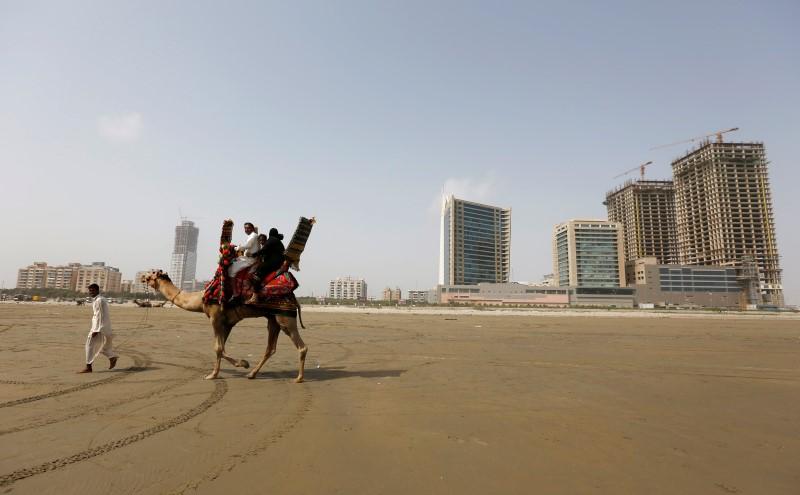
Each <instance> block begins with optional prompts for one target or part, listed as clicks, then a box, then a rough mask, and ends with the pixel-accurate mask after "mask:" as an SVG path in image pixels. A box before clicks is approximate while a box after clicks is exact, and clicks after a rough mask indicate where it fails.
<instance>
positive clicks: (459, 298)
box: [434, 282, 569, 307]
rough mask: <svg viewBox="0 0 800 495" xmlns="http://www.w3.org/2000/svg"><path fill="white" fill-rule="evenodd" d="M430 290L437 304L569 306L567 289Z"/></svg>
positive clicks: (490, 286)
mask: <svg viewBox="0 0 800 495" xmlns="http://www.w3.org/2000/svg"><path fill="white" fill-rule="evenodd" d="M434 290H435V292H436V295H437V296H438V297H437V299H438V302H439V303H440V304H476V305H487V306H509V305H510V306H518V305H524V306H556V307H560V306H561V307H563V306H568V305H569V288H567V287H543V286H535V285H526V284H520V283H517V282H509V283H504V284H492V283H480V284H477V285H438V286H437V287H436V289H434Z"/></svg>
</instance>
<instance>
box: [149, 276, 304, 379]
mask: <svg viewBox="0 0 800 495" xmlns="http://www.w3.org/2000/svg"><path fill="white" fill-rule="evenodd" d="M142 282H143V283H146V284H147V285H149V286H150V287H152V288H153V289H155V290H157V291H159V292H161V294H163V295H164V297H166V298H167V300H168V301H170V302H171V303H172V304H174V305H176V306H178V307H180V308H182V309H185V310H186V311H192V312H195V313H205V315H206V316H207V317H208V318H209V319H210V320H211V326H212V328H213V329H214V351H215V352H216V354H217V356H216V361H215V362H214V369H213V370H212V371H211V373H209V374H208V375H207V376H206V377H205V378H206V380H212V379H214V378H217V376H218V375H219V367H220V362H221V360H222V359H225V360H226V361H228V362H229V363H231V364H232V365H234V366H236V367H237V368H245V369H247V368H249V367H250V363H248V362H247V361H246V360H244V359H234V358H232V357H230V356H228V355H227V354H225V342H226V341H227V340H228V336H229V335H230V333H231V330H233V327H234V325H236V324H237V323H239V322H240V321H242V320H243V319H245V318H260V317H264V318H266V319H267V332H268V336H267V350H266V351H265V352H264V357H263V358H262V359H261V362H259V363H258V366H256V367H255V368H254V369H253V370H251V371H250V373H248V374H247V378H249V379H253V378H255V377H256V375H257V374H258V372H259V370H260V369H261V367H262V366H264V363H266V362H267V360H268V359H269V358H270V356H272V355H273V354H275V350H276V348H277V343H278V336H279V335H280V332H281V331H283V332H284V333H285V334H286V335H288V336H289V338H290V339H292V342H293V343H294V345H295V347H296V348H297V351H298V353H299V355H300V371H299V372H298V374H297V378H295V380H294V381H295V382H296V383H300V382H302V381H303V371H304V368H305V363H306V354H307V353H308V347H307V346H306V345H305V343H303V339H301V338H300V332H299V330H298V329H297V318H296V317H294V316H283V315H280V314H275V312H274V311H273V310H270V309H267V308H262V307H259V306H250V305H240V306H234V307H221V306H219V305H218V304H204V303H203V292H202V291H200V292H184V291H183V290H182V289H178V288H177V287H175V285H174V284H173V283H172V281H171V280H170V278H169V276H168V275H167V274H166V273H164V272H163V271H161V270H158V271H153V272H150V273H149V274H147V275H144V276H142Z"/></svg>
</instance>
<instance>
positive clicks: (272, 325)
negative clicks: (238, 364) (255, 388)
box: [247, 316, 281, 380]
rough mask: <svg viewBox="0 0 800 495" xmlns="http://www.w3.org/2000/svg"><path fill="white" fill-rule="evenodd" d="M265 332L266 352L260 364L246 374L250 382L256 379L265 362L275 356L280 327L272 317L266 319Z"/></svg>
mask: <svg viewBox="0 0 800 495" xmlns="http://www.w3.org/2000/svg"><path fill="white" fill-rule="evenodd" d="M267 332H268V334H267V350H266V351H265V352H264V357H263V359H261V362H259V363H258V365H257V366H256V367H255V368H253V371H251V372H250V373H248V374H247V378H250V379H251V380H252V379H253V378H255V377H256V375H257V374H258V371H259V370H260V369H261V367H262V366H264V363H266V362H267V359H269V358H270V356H272V355H273V354H275V350H276V349H277V347H278V336H279V335H280V334H281V327H280V325H278V321H277V320H276V319H275V317H274V316H268V317H267Z"/></svg>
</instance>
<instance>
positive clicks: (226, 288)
mask: <svg viewBox="0 0 800 495" xmlns="http://www.w3.org/2000/svg"><path fill="white" fill-rule="evenodd" d="M217 271H218V273H217V274H216V275H215V276H214V278H213V279H212V280H211V282H209V283H208V285H207V286H206V288H205V292H204V294H203V302H205V303H207V304H208V303H217V304H220V303H223V304H224V303H229V302H231V301H235V300H238V301H240V302H241V301H246V300H247V299H249V298H250V296H252V295H253V292H256V294H257V295H258V297H259V299H260V301H261V302H263V303H269V302H270V301H276V302H277V301H280V300H284V299H286V298H287V296H289V295H290V294H292V293H293V292H294V291H295V289H297V288H298V287H299V286H300V284H299V283H298V282H297V279H296V278H294V275H292V273H291V272H288V271H287V272H282V273H279V272H278V271H274V272H272V273H270V274H269V275H267V276H265V277H264V278H263V279H262V280H261V281H260V283H259V284H258V287H257V288H256V287H254V284H253V281H252V280H251V278H250V277H251V273H250V271H249V270H247V269H244V270H241V271H239V273H237V274H236V276H235V277H233V278H231V277H228V276H225V275H226V274H225V271H226V270H224V269H222V270H217ZM255 289H257V290H255Z"/></svg>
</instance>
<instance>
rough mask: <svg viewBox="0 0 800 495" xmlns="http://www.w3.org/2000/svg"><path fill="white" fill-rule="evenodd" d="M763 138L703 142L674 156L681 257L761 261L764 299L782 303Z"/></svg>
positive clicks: (704, 261) (687, 260) (690, 261)
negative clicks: (747, 258) (760, 141)
mask: <svg viewBox="0 0 800 495" xmlns="http://www.w3.org/2000/svg"><path fill="white" fill-rule="evenodd" d="M767 164H768V162H767V157H766V152H765V150H764V145H763V144H762V143H723V142H705V143H703V144H702V145H701V146H700V147H698V148H697V149H695V150H693V151H691V152H689V153H688V154H686V155H685V156H683V157H681V158H679V159H677V160H675V161H673V162H672V173H673V179H674V182H675V211H676V227H677V240H678V262H679V263H681V264H684V265H714V266H726V265H734V266H741V265H742V264H743V260H744V258H745V257H748V256H751V257H753V258H754V259H755V262H756V264H757V265H758V272H759V277H760V282H759V285H760V287H759V288H760V291H761V297H762V302H763V303H767V304H774V305H778V306H781V305H783V286H782V283H781V269H780V266H779V257H778V243H777V239H776V238H775V218H774V216H773V212H772V196H771V191H770V186H769V178H768V176H767Z"/></svg>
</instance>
